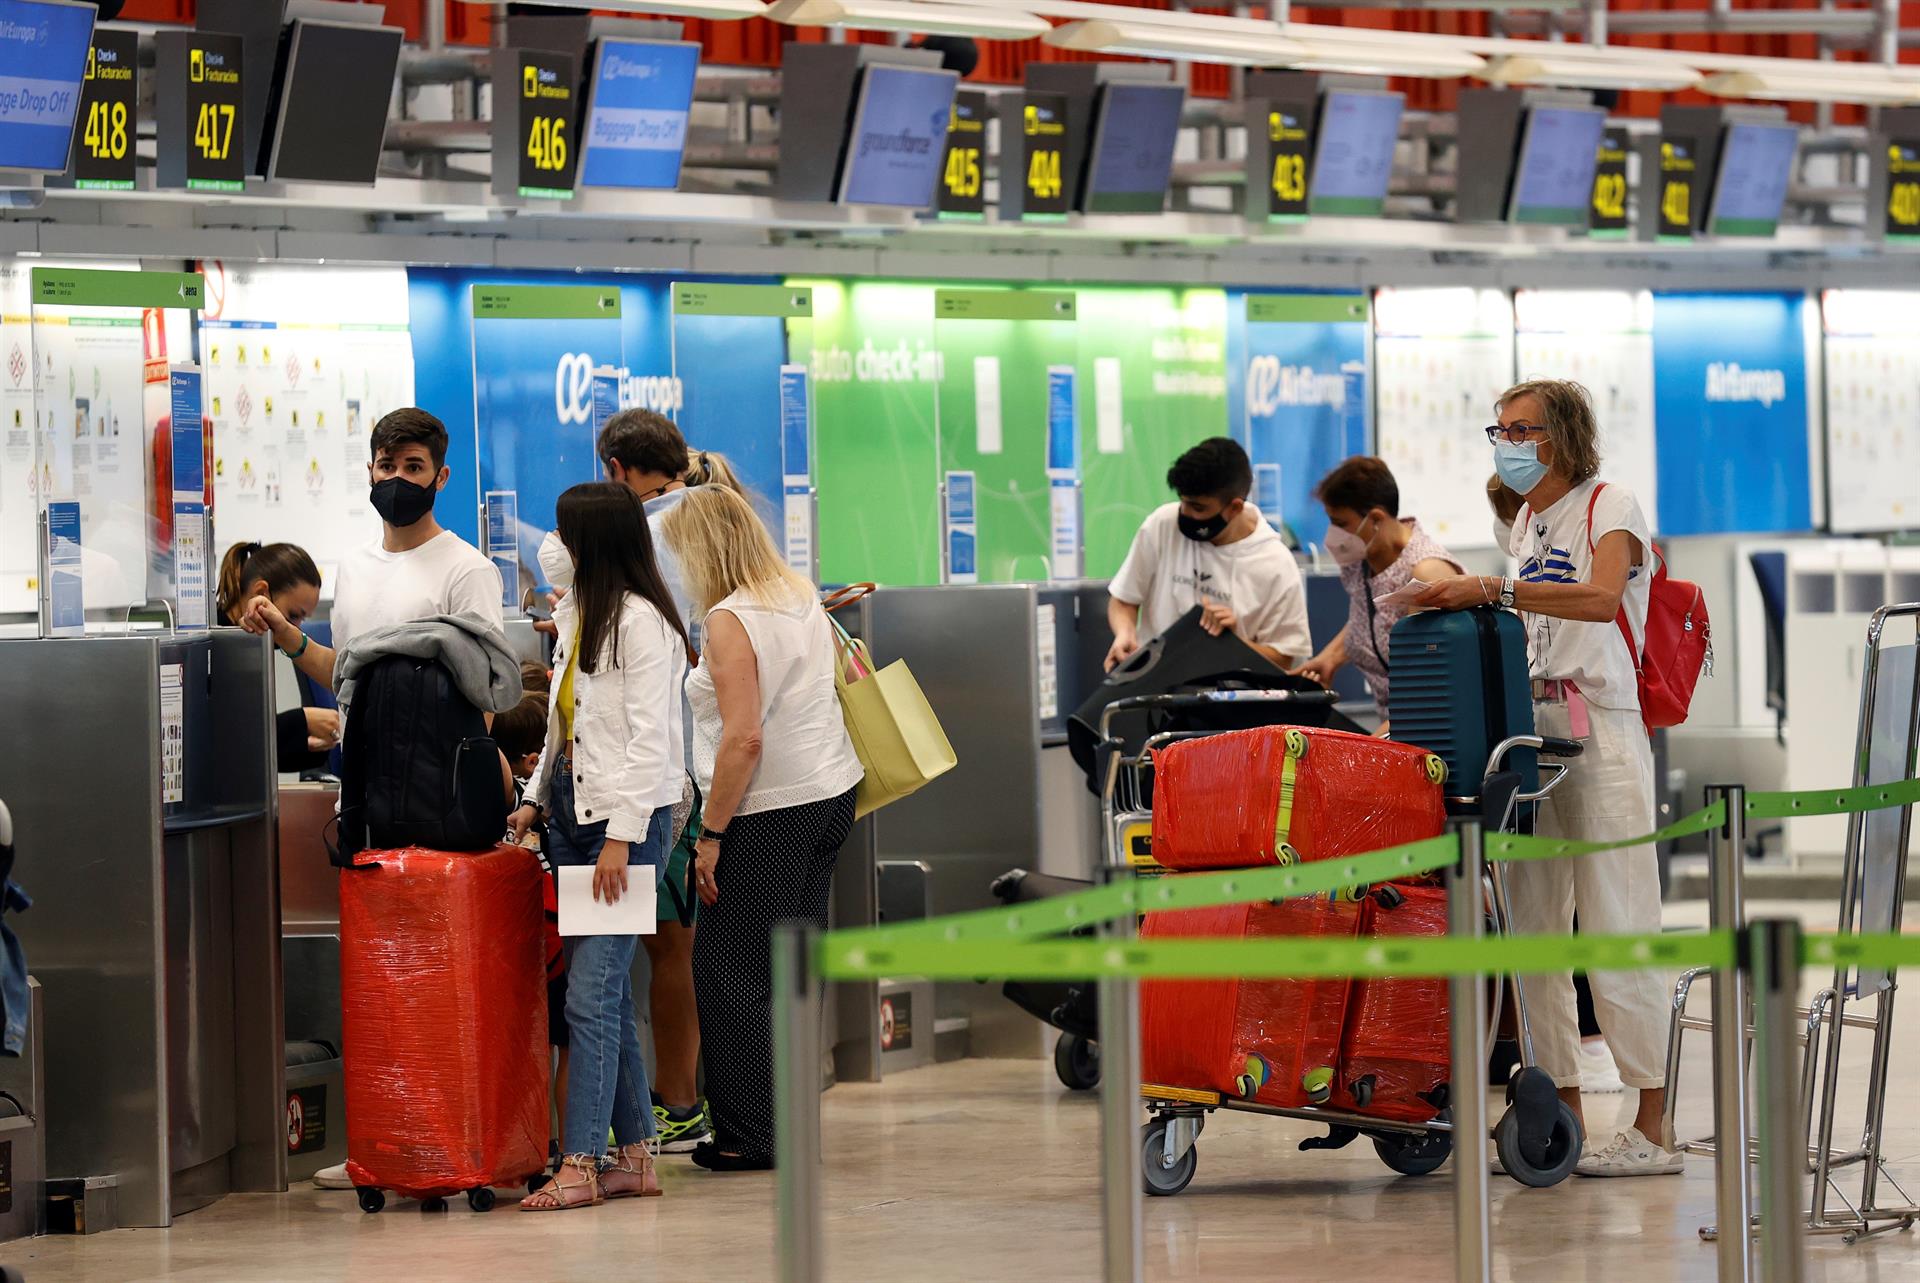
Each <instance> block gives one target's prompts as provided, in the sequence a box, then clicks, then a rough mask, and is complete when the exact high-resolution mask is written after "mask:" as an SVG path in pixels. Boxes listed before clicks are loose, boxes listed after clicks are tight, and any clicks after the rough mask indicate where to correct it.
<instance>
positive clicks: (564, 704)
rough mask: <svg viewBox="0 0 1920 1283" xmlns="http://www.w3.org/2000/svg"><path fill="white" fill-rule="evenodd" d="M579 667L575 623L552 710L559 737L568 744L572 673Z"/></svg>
mask: <svg viewBox="0 0 1920 1283" xmlns="http://www.w3.org/2000/svg"><path fill="white" fill-rule="evenodd" d="M578 667H580V628H579V626H578V625H575V627H574V630H573V641H572V643H571V644H569V645H568V647H567V666H566V668H565V669H563V670H562V671H561V674H560V695H559V698H558V699H556V700H555V701H554V711H555V712H556V713H558V714H559V715H560V737H561V739H563V740H565V741H567V742H568V743H569V744H571V743H572V741H573V673H574V670H575V669H577V668H578Z"/></svg>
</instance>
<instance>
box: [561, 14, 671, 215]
mask: <svg viewBox="0 0 1920 1283" xmlns="http://www.w3.org/2000/svg"><path fill="white" fill-rule="evenodd" d="M699 70H700V46H699V45H697V44H690V43H687V42H684V41H677V40H675V41H662V40H616V39H613V38H611V37H608V38H604V39H601V40H598V41H595V42H594V46H593V57H592V73H591V75H590V76H589V77H588V82H587V85H588V87H587V111H586V117H585V119H586V125H585V126H584V127H583V128H582V130H581V134H582V139H581V141H582V143H583V145H584V146H585V147H586V159H584V160H583V161H581V163H580V185H581V186H582V187H633V188H653V189H660V190H668V191H670V190H672V189H673V188H675V187H678V186H679V185H680V161H681V157H682V155H684V153H685V151H686V146H687V113H688V112H689V111H690V110H691V108H692V105H693V82H694V77H695V75H696V74H697V73H698V71H699Z"/></svg>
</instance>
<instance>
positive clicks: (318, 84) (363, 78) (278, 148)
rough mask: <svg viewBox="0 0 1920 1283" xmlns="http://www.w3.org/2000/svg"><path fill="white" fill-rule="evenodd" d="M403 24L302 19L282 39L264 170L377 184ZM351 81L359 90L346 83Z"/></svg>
mask: <svg viewBox="0 0 1920 1283" xmlns="http://www.w3.org/2000/svg"><path fill="white" fill-rule="evenodd" d="M405 34H406V33H405V32H403V31H402V30H401V29H400V28H399V27H381V26H374V25H372V24H369V23H361V22H316V21H313V20H311V19H306V18H301V19H296V20H295V21H293V22H292V23H289V24H288V25H287V28H286V31H285V33H284V34H283V35H282V37H281V40H280V52H279V60H278V66H277V67H276V69H275V75H274V79H273V87H272V93H271V94H270V95H269V97H268V99H267V127H266V133H265V142H264V144H263V148H264V151H265V155H264V156H262V157H261V160H262V164H261V166H260V169H259V172H261V173H264V174H265V175H266V176H267V177H268V178H278V179H284V180H287V181H291V182H309V183H361V184H371V183H372V182H373V181H374V180H375V179H376V178H378V177H379V174H380V148H381V145H382V144H383V143H384V142H385V140H386V136H387V108H388V106H389V99H390V98H391V94H390V93H383V92H381V89H382V87H383V86H390V85H392V83H393V76H394V72H395V70H396V69H397V68H398V67H399V65H400V45H401V41H402V40H403V38H404V37H405ZM346 85H352V86H353V87H354V88H353V91H352V92H342V87H343V86H346Z"/></svg>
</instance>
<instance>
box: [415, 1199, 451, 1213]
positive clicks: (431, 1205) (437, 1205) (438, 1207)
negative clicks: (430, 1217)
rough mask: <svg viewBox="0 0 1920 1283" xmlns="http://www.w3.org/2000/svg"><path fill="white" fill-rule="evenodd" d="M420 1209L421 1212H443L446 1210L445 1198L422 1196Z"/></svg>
mask: <svg viewBox="0 0 1920 1283" xmlns="http://www.w3.org/2000/svg"><path fill="white" fill-rule="evenodd" d="M420 1210H421V1211H423V1212H444V1211H446V1210H447V1200H446V1199H444V1198H423V1199H421V1200H420Z"/></svg>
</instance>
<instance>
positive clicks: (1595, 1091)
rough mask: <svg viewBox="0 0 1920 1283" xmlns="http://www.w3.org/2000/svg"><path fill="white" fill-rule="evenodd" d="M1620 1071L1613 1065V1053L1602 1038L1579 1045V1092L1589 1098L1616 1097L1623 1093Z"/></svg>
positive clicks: (1586, 1040) (1623, 1086) (1588, 1040)
mask: <svg viewBox="0 0 1920 1283" xmlns="http://www.w3.org/2000/svg"><path fill="white" fill-rule="evenodd" d="M1626 1089H1627V1088H1626V1085H1625V1084H1624V1083H1622V1082H1621V1081H1620V1070H1619V1069H1618V1068H1616V1067H1615V1065H1614V1063H1613V1052H1612V1051H1610V1050H1609V1049H1608V1048H1607V1040H1606V1039H1604V1038H1592V1039H1583V1040H1582V1041H1581V1043H1580V1090H1581V1091H1582V1092H1583V1093H1585V1094H1586V1095H1589V1096H1617V1095H1619V1094H1620V1093H1621V1092H1623V1091H1625V1090H1626Z"/></svg>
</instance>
